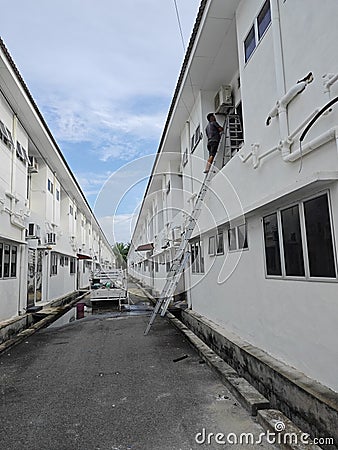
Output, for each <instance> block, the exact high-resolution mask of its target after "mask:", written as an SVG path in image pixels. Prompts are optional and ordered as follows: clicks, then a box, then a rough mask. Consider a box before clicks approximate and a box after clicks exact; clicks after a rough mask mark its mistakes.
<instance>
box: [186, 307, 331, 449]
mask: <svg viewBox="0 0 338 450" xmlns="http://www.w3.org/2000/svg"><path fill="white" fill-rule="evenodd" d="M181 317H182V320H183V322H184V324H186V325H187V326H188V328H190V329H191V330H192V331H193V332H194V333H195V334H196V335H197V336H198V337H199V338H201V339H202V341H204V342H205V343H206V344H207V345H208V346H210V347H211V349H212V350H214V351H215V352H216V353H217V354H218V355H219V356H220V357H221V358H222V359H224V360H225V361H226V362H227V363H228V364H229V365H230V366H231V367H233V368H234V369H235V370H236V371H237V372H238V373H239V375H241V376H242V377H243V378H245V379H246V380H247V381H248V382H249V383H250V384H251V385H253V386H254V387H255V388H256V389H257V390H258V391H259V392H260V393H261V394H262V395H264V397H266V398H267V399H268V400H269V401H270V403H271V406H272V408H275V409H278V410H281V411H282V412H283V413H284V414H285V415H286V416H287V417H289V418H290V419H291V420H292V421H293V422H294V423H295V424H296V425H297V426H299V427H300V428H301V429H302V430H304V431H305V432H307V433H309V434H310V435H311V436H312V437H316V436H330V437H333V438H334V442H335V445H336V446H337V445H338V427H337V423H338V393H336V392H334V391H332V390H331V389H329V388H327V387H325V386H323V385H321V384H320V383H318V382H316V381H314V380H311V379H310V378H308V377H306V376H305V375H304V374H303V373H300V372H299V371H297V370H296V369H294V368H292V367H289V366H287V365H286V364H284V363H282V362H281V361H278V360H276V359H275V358H273V357H271V356H270V355H268V354H267V353H265V352H264V351H262V350H261V349H258V348H256V347H254V346H252V345H250V344H248V343H247V342H245V341H243V340H241V339H240V338H239V337H238V336H235V335H233V334H231V333H228V332H227V331H226V330H224V328H222V327H220V326H219V325H217V324H215V323H213V322H212V321H210V320H208V319H206V318H205V317H203V316H201V315H199V314H197V313H195V312H194V311H191V310H185V311H182V313H181ZM322 447H323V448H328V449H333V448H335V447H334V445H330V446H325V445H322Z"/></svg>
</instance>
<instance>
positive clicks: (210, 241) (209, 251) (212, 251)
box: [208, 236, 216, 256]
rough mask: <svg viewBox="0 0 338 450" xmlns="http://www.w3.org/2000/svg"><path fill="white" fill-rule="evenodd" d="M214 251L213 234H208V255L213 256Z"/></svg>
mask: <svg viewBox="0 0 338 450" xmlns="http://www.w3.org/2000/svg"><path fill="white" fill-rule="evenodd" d="M215 253H216V248H215V236H210V237H209V247H208V255H210V256H214V255H215Z"/></svg>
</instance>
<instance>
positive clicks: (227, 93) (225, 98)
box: [214, 85, 233, 114]
mask: <svg viewBox="0 0 338 450" xmlns="http://www.w3.org/2000/svg"><path fill="white" fill-rule="evenodd" d="M214 106H215V113H216V114H226V113H227V112H228V109H229V108H231V107H232V106H233V101H232V88H231V86H230V85H226V86H221V87H220V89H219V91H218V92H217V94H216V95H215V99H214Z"/></svg>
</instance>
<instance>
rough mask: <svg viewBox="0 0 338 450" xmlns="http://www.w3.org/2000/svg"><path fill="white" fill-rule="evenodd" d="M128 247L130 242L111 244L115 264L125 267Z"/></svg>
mask: <svg viewBox="0 0 338 450" xmlns="http://www.w3.org/2000/svg"><path fill="white" fill-rule="evenodd" d="M129 248H130V242H128V243H127V244H125V243H124V242H116V243H115V244H114V245H113V252H114V255H115V258H116V266H117V267H121V268H122V269H125V268H126V267H127V257H128V252H129Z"/></svg>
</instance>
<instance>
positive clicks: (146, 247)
mask: <svg viewBox="0 0 338 450" xmlns="http://www.w3.org/2000/svg"><path fill="white" fill-rule="evenodd" d="M151 250H154V244H153V243H152V242H150V243H149V244H143V245H139V246H138V247H137V249H136V250H135V251H136V252H147V251H151Z"/></svg>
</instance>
